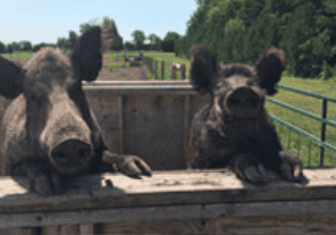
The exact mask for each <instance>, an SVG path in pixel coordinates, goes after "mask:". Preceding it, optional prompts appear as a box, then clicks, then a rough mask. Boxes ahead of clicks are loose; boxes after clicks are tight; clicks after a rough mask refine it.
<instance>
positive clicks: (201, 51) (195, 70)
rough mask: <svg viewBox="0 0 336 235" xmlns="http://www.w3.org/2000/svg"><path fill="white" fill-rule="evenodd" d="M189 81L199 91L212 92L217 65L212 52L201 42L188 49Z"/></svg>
mask: <svg viewBox="0 0 336 235" xmlns="http://www.w3.org/2000/svg"><path fill="white" fill-rule="evenodd" d="M189 56H190V82H191V83H192V85H193V86H194V88H195V90H197V91H199V92H209V93H213V89H214V87H215V83H216V75H217V72H218V70H219V65H218V63H217V61H216V58H215V56H214V55H213V54H211V53H210V51H209V50H208V49H206V48H205V47H204V46H203V45H201V44H194V45H192V46H191V47H190V49H189Z"/></svg>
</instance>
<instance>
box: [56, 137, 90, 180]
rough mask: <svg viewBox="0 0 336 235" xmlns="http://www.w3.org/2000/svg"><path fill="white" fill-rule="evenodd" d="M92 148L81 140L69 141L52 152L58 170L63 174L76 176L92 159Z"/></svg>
mask: <svg viewBox="0 0 336 235" xmlns="http://www.w3.org/2000/svg"><path fill="white" fill-rule="evenodd" d="M91 149H92V148H91V146H90V145H89V144H87V143H84V142H82V141H80V140H76V139H69V140H66V141H64V142H62V143H60V144H59V145H57V146H55V147H54V148H53V149H52V151H51V158H52V159H53V161H54V163H55V166H56V167H57V169H58V170H59V171H60V172H61V173H63V174H74V173H77V172H79V171H80V170H82V169H83V168H85V167H86V166H87V165H88V163H89V161H90V160H91V158H92V154H93V153H92V151H91Z"/></svg>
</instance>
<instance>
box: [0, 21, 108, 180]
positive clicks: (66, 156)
mask: <svg viewBox="0 0 336 235" xmlns="http://www.w3.org/2000/svg"><path fill="white" fill-rule="evenodd" d="M100 32H101V31H100V28H99V27H94V28H91V29H90V30H88V31H86V32H85V33H84V34H83V36H82V37H81V39H80V42H79V45H78V47H77V48H76V50H75V51H74V53H72V54H71V55H69V56H66V55H65V54H64V53H63V51H61V50H60V49H55V48H51V47H46V48H41V49H40V51H38V52H37V53H36V54H35V55H34V57H33V58H31V59H30V60H29V61H28V63H26V64H25V65H24V67H22V66H20V65H18V64H17V63H14V62H13V61H10V60H7V59H5V58H0V67H1V73H0V78H1V79H0V83H1V84H3V85H9V86H8V88H9V89H6V88H5V87H1V88H0V93H1V94H2V95H4V96H6V97H7V98H16V97H17V96H18V95H20V94H21V95H20V96H19V97H17V98H16V100H14V101H13V103H12V104H11V105H10V107H9V108H8V110H7V111H6V115H5V119H6V121H5V123H4V126H5V127H6V128H7V129H8V128H12V129H13V131H7V132H6V133H7V134H6V143H7V144H5V146H7V147H6V148H7V150H6V151H7V156H8V161H9V162H8V164H9V165H10V166H14V165H15V164H18V163H19V162H20V161H21V160H23V159H25V158H31V157H32V158H43V159H48V160H49V161H48V162H50V163H51V165H53V166H54V167H55V169H56V170H57V171H58V172H59V173H61V174H75V173H79V172H81V171H82V170H84V169H85V168H87V167H88V165H89V164H90V162H91V160H92V159H93V158H94V156H95V155H94V144H93V142H94V138H95V137H94V133H93V130H92V128H93V127H92V120H91V118H90V111H89V108H88V105H87V102H86V99H85V95H84V92H83V90H82V85H81V82H82V81H83V80H85V81H93V80H95V79H96V77H97V75H98V73H99V71H100V68H101V57H102V55H101V52H100V47H101V37H100ZM13 120H14V122H15V120H16V121H17V122H18V125H16V124H15V123H13ZM11 146H15V147H11ZM18 153H19V154H18Z"/></svg>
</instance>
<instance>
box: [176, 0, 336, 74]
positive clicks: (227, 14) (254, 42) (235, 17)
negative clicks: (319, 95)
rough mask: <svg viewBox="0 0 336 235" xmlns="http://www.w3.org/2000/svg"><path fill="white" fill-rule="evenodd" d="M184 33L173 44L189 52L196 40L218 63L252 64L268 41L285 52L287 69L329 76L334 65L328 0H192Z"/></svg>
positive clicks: (332, 12)
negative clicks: (195, 3)
mask: <svg viewBox="0 0 336 235" xmlns="http://www.w3.org/2000/svg"><path fill="white" fill-rule="evenodd" d="M196 2H197V4H198V8H197V10H196V11H195V12H194V13H193V15H192V16H191V18H190V19H189V21H188V22H187V31H186V35H185V36H183V37H181V38H180V39H179V40H178V41H176V43H175V48H174V50H175V54H176V55H177V56H185V57H187V58H188V57H189V55H188V51H189V48H190V46H191V45H192V44H194V43H201V44H203V45H205V46H206V47H207V48H208V49H209V50H210V51H211V52H212V53H214V54H216V56H217V59H218V60H219V61H221V62H223V63H232V62H236V61H240V62H243V63H247V64H254V62H255V60H256V59H257V58H258V57H260V55H261V53H262V51H263V50H264V49H266V48H267V47H269V46H271V45H275V46H278V47H280V48H281V49H282V50H284V51H285V53H286V60H287V72H288V74H290V75H294V76H300V77H322V78H325V79H326V78H329V77H330V76H331V75H332V73H333V71H335V64H336V45H335V43H336V24H335V22H336V4H335V1H334V0H196Z"/></svg>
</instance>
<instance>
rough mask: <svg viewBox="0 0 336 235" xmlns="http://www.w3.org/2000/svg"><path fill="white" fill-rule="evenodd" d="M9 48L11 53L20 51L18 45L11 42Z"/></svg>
mask: <svg viewBox="0 0 336 235" xmlns="http://www.w3.org/2000/svg"><path fill="white" fill-rule="evenodd" d="M9 45H10V46H11V48H12V50H13V52H14V51H19V50H20V43H18V42H15V41H13V42H12V43H9Z"/></svg>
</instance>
